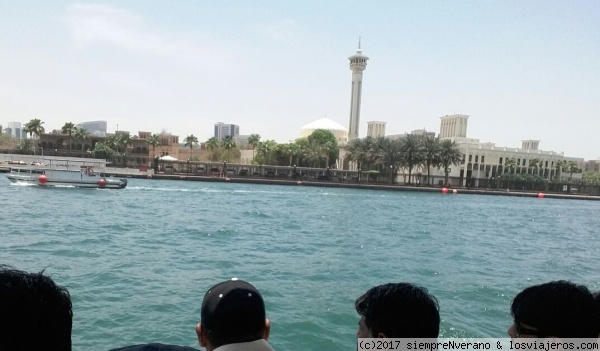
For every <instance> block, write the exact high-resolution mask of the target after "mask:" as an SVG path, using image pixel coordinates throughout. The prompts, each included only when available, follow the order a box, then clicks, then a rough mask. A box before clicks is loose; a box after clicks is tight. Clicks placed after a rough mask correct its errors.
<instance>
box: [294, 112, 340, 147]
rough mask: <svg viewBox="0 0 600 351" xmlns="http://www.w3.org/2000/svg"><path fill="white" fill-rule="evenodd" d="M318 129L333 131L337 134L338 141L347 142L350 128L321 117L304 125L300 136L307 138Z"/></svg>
mask: <svg viewBox="0 0 600 351" xmlns="http://www.w3.org/2000/svg"><path fill="white" fill-rule="evenodd" d="M317 129H325V130H328V131H330V132H332V133H333V135H335V138H336V139H337V141H338V143H342V142H346V141H347V140H348V128H346V127H344V126H342V125H341V124H339V123H337V122H335V121H332V120H330V119H329V118H321V119H319V120H316V121H314V122H311V123H309V124H307V125H305V126H303V127H302V128H301V129H300V137H301V138H306V137H308V136H309V135H311V134H312V132H314V131H315V130H317Z"/></svg>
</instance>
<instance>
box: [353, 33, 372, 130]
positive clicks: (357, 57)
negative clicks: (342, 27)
mask: <svg viewBox="0 0 600 351" xmlns="http://www.w3.org/2000/svg"><path fill="white" fill-rule="evenodd" d="M368 59H369V58H368V57H366V56H364V55H363V54H362V50H361V48H360V38H359V39H358V49H357V50H356V53H355V54H354V55H352V56H350V57H348V60H350V69H351V70H352V95H351V97H350V126H349V128H348V141H350V140H354V139H358V129H359V128H358V127H359V123H360V100H361V97H362V77H363V71H364V70H365V69H366V68H367V60H368Z"/></svg>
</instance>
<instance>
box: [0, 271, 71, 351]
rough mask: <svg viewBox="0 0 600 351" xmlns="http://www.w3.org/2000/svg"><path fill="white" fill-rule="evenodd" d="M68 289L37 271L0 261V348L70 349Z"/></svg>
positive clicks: (63, 350) (21, 349)
mask: <svg viewBox="0 0 600 351" xmlns="http://www.w3.org/2000/svg"><path fill="white" fill-rule="evenodd" d="M72 321H73V312H72V306H71V296H70V295H69V292H68V291H67V289H65V288H62V287H60V286H58V285H56V284H55V283H54V281H52V279H50V277H48V276H46V275H44V274H43V271H42V272H40V273H28V272H23V271H20V270H17V269H14V268H12V267H9V266H4V265H0V349H1V350H14V351H29V350H57V351H71V326H72Z"/></svg>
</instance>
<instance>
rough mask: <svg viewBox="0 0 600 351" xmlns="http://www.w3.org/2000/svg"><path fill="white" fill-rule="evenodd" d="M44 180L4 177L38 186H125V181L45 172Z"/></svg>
mask: <svg viewBox="0 0 600 351" xmlns="http://www.w3.org/2000/svg"><path fill="white" fill-rule="evenodd" d="M44 175H45V176H46V177H45V179H44V180H41V179H40V175H39V174H30V175H28V174H13V173H11V174H7V175H6V177H7V178H8V179H9V180H10V181H11V182H13V183H29V184H34V185H39V186H49V187H51V186H65V187H69V186H72V187H77V188H98V189H123V188H125V187H126V186H127V179H111V178H104V177H100V176H86V177H81V178H80V179H77V177H75V176H71V177H68V176H65V175H62V176H61V175H60V174H56V172H45V174H44Z"/></svg>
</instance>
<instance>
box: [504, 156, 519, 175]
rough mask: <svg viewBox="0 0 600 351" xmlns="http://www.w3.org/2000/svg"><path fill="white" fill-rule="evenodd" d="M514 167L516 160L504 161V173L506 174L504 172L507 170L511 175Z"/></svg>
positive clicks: (508, 159)
mask: <svg viewBox="0 0 600 351" xmlns="http://www.w3.org/2000/svg"><path fill="white" fill-rule="evenodd" d="M516 166H517V160H515V159H514V158H507V159H506V160H505V161H504V170H505V172H506V170H508V173H510V174H513V170H514V169H515V167H516Z"/></svg>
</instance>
